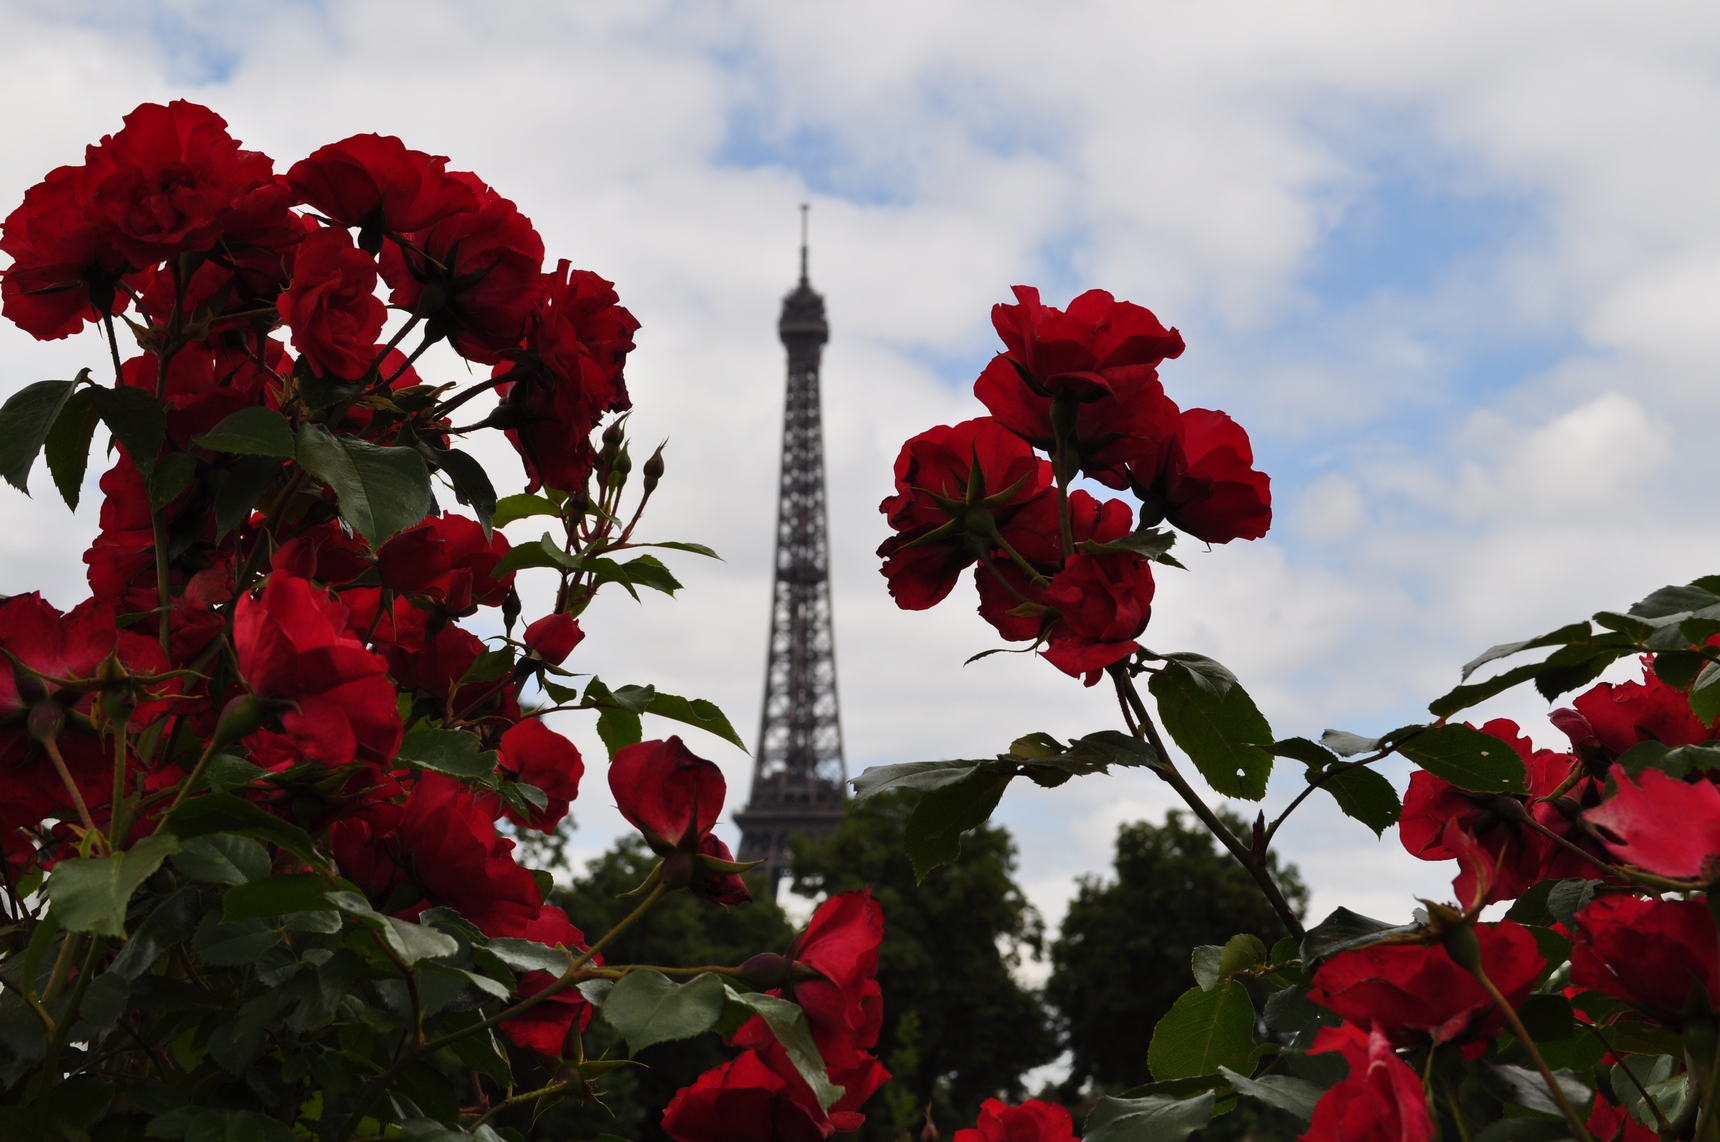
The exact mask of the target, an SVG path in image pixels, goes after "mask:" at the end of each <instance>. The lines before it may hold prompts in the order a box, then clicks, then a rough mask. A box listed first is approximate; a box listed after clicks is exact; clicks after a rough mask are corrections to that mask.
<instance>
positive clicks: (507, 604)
mask: <svg viewBox="0 0 1720 1142" xmlns="http://www.w3.org/2000/svg"><path fill="white" fill-rule="evenodd" d="M519 617H520V593H519V592H518V591H516V590H514V589H513V588H512V587H509V588H508V593H507V595H506V596H504V597H503V599H502V632H503V633H504V634H508V635H512V634H513V633H514V623H515V622H516V621H518V619H519Z"/></svg>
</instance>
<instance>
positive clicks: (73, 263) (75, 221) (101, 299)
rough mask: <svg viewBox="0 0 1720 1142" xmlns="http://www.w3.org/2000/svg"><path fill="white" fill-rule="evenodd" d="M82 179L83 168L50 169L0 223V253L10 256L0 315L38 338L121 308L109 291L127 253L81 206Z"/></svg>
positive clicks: (0, 281) (120, 299)
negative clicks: (115, 246) (46, 175)
mask: <svg viewBox="0 0 1720 1142" xmlns="http://www.w3.org/2000/svg"><path fill="white" fill-rule="evenodd" d="M83 177H84V169H83V168H82V167H59V168H57V169H56V170H53V171H51V172H49V174H48V177H47V178H46V179H45V180H43V181H42V182H39V183H37V184H36V185H35V186H33V187H31V188H30V189H29V190H27V191H25V192H24V202H23V204H22V205H21V206H19V207H18V209H16V210H14V211H13V212H12V213H11V214H9V215H7V216H6V221H5V222H4V223H0V250H3V251H5V252H6V253H7V254H9V255H10V256H11V258H12V264H11V265H10V266H8V267H7V268H6V269H4V270H0V312H4V314H5V316H6V319H7V320H8V321H11V322H12V323H13V324H14V325H16V326H18V328H20V329H22V330H24V332H26V333H28V334H30V336H32V337H34V338H36V339H37V340H38V341H56V340H58V339H60V338H61V337H67V336H70V335H71V334H73V333H76V332H78V331H79V330H80V329H82V328H83V327H84V325H85V323H86V322H91V321H100V320H101V316H102V314H103V312H107V313H120V312H122V311H124V309H125V306H126V296H125V294H124V293H122V292H117V291H116V290H115V286H117V285H118V283H119V280H120V277H121V275H122V274H123V273H124V271H125V269H126V260H125V255H123V254H121V253H120V252H119V251H118V250H116V249H115V248H114V245H113V240H112V238H111V237H110V236H109V234H108V232H107V231H106V230H105V229H103V228H102V227H100V226H98V225H96V224H95V223H94V222H93V221H91V219H90V217H89V215H88V214H87V213H86V212H85V210H84V207H83V204H82V203H81V202H80V201H79V191H80V188H81V183H82V179H83Z"/></svg>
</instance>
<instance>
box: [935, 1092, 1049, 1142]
mask: <svg viewBox="0 0 1720 1142" xmlns="http://www.w3.org/2000/svg"><path fill="white" fill-rule="evenodd" d="M955 1142H1075V1121H1074V1119H1072V1118H1070V1117H1069V1108H1068V1107H1066V1106H1060V1105H1058V1104H1057V1103H1055V1102H1041V1101H1039V1100H1038V1099H1037V1098H1030V1099H1028V1100H1027V1101H1026V1102H1024V1103H1022V1104H1021V1105H1020V1106H1011V1105H1009V1104H1008V1103H1007V1102H1004V1101H1002V1100H1001V1099H995V1098H988V1099H986V1100H985V1101H984V1102H983V1103H981V1104H980V1108H979V1121H977V1122H975V1123H974V1124H973V1126H972V1127H970V1128H968V1129H966V1130H958V1131H956V1136H955Z"/></svg>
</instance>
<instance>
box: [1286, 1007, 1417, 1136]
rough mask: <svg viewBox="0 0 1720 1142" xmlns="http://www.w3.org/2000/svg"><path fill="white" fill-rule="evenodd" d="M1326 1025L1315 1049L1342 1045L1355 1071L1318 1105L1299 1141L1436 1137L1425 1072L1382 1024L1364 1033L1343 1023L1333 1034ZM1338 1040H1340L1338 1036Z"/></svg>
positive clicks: (1339, 1048)
mask: <svg viewBox="0 0 1720 1142" xmlns="http://www.w3.org/2000/svg"><path fill="white" fill-rule="evenodd" d="M1332 1030H1333V1029H1332V1028H1326V1029H1325V1030H1323V1031H1322V1032H1321V1035H1320V1040H1319V1041H1317V1042H1316V1043H1315V1046H1314V1050H1315V1051H1321V1050H1322V1047H1321V1046H1320V1042H1325V1043H1326V1044H1327V1046H1326V1047H1325V1048H1324V1049H1325V1050H1338V1051H1341V1052H1342V1053H1343V1056H1344V1060H1345V1061H1346V1062H1348V1063H1349V1064H1350V1075H1349V1077H1348V1078H1346V1079H1345V1080H1344V1081H1343V1082H1341V1083H1339V1084H1338V1085H1336V1086H1334V1087H1332V1089H1330V1090H1328V1091H1327V1092H1326V1093H1325V1094H1324V1095H1322V1096H1321V1098H1320V1101H1319V1102H1318V1103H1316V1104H1315V1105H1314V1117H1313V1119H1312V1121H1310V1122H1309V1124H1308V1132H1307V1133H1306V1134H1304V1135H1302V1137H1301V1138H1300V1139H1299V1140H1298V1142H1432V1139H1433V1137H1434V1129H1433V1120H1432V1118H1430V1117H1429V1116H1428V1113H1427V1094H1426V1092H1425V1091H1423V1090H1422V1088H1421V1078H1420V1077H1419V1076H1418V1075H1417V1074H1416V1073H1415V1071H1413V1070H1412V1069H1410V1067H1409V1065H1408V1064H1407V1063H1405V1062H1404V1061H1403V1060H1402V1059H1400V1058H1398V1057H1397V1054H1396V1053H1395V1052H1394V1051H1393V1050H1392V1044H1391V1041H1390V1040H1388V1039H1387V1038H1386V1036H1384V1035H1382V1034H1381V1033H1380V1032H1379V1030H1378V1029H1376V1030H1374V1031H1373V1033H1372V1034H1364V1033H1363V1032H1361V1031H1360V1030H1359V1029H1358V1028H1355V1027H1345V1028H1343V1029H1342V1030H1343V1032H1344V1033H1345V1034H1343V1035H1342V1036H1332V1035H1329V1034H1328V1032H1330V1031H1332ZM1334 1040H1335V1041H1334Z"/></svg>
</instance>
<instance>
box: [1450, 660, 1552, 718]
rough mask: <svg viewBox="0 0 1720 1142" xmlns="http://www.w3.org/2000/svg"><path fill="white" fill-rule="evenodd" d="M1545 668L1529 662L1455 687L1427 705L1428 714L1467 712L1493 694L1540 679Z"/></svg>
mask: <svg viewBox="0 0 1720 1142" xmlns="http://www.w3.org/2000/svg"><path fill="white" fill-rule="evenodd" d="M1545 666H1546V664H1545V663H1542V662H1531V663H1528V664H1526V665H1523V666H1514V667H1512V668H1511V669H1510V670H1507V671H1505V672H1504V673H1503V674H1496V675H1494V676H1493V677H1492V678H1489V679H1487V680H1486V681H1485V682H1472V683H1470V684H1468V685H1465V686H1455V687H1453V688H1452V689H1451V690H1449V691H1447V692H1446V693H1444V694H1442V695H1440V696H1439V697H1438V698H1435V699H1434V700H1433V701H1431V702H1429V703H1428V704H1427V709H1428V712H1429V713H1430V714H1432V715H1433V716H1434V717H1436V718H1449V717H1451V715H1453V714H1455V713H1457V712H1458V711H1459V710H1467V709H1468V708H1469V707H1471V706H1473V705H1475V704H1476V703H1477V702H1484V701H1486V700H1487V699H1488V698H1491V697H1493V696H1494V695H1495V694H1503V693H1504V692H1505V691H1507V690H1509V689H1511V688H1512V687H1513V686H1520V685H1522V684H1523V683H1525V682H1527V681H1529V680H1530V679H1531V678H1538V677H1540V674H1541V671H1542V669H1543V668H1544V667H1545Z"/></svg>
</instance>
